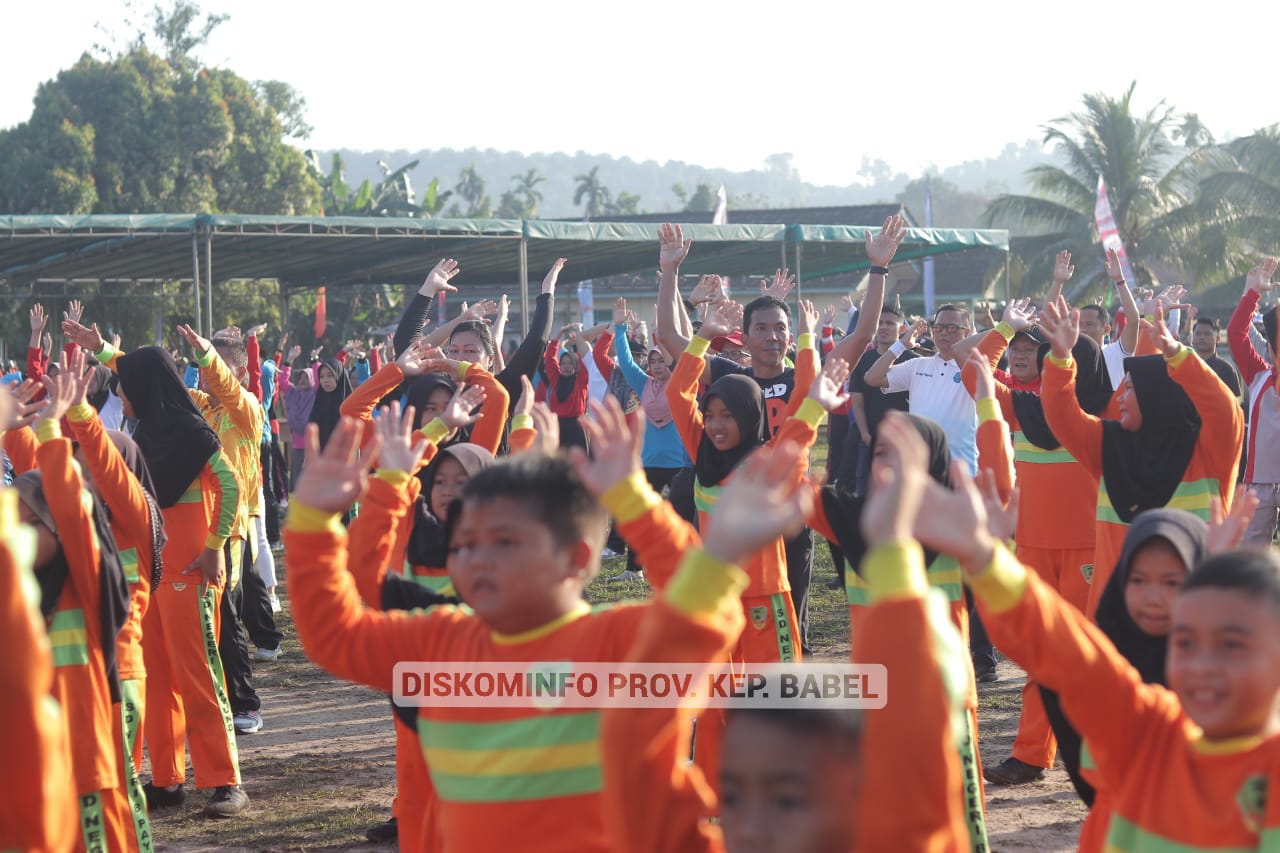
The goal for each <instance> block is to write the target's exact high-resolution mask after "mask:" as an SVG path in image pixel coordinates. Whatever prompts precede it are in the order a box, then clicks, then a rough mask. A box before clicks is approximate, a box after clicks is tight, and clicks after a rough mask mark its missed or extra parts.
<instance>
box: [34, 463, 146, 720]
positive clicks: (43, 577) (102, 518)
mask: <svg viewBox="0 0 1280 853" xmlns="http://www.w3.org/2000/svg"><path fill="white" fill-rule="evenodd" d="M13 485H14V487H15V488H16V489H17V490H18V499H19V500H21V501H22V502H23V504H25V505H26V507H27V509H29V510H31V512H32V514H34V515H35V516H36V518H38V519H39V520H40V523H41V524H43V525H44V526H45V527H47V528H48V529H49V531H50V532H51V533H53V535H54V537H56V538H57V539H58V551H57V554H56V555H55V556H54V558H53V560H52V561H51V562H50V563H49V564H48V565H47V566H45V567H43V568H40V569H38V570H37V571H36V578H37V580H39V582H40V612H41V613H42V614H44V618H45V620H46V621H47V620H49V619H52V618H53V614H54V612H55V611H56V610H57V609H58V601H59V599H61V598H62V591H63V589H64V588H65V587H66V584H67V580H68V579H69V578H70V576H71V568H70V566H68V565H67V558H66V554H65V552H64V551H63V550H62V537H61V535H60V534H59V531H58V520H57V517H56V516H55V515H54V514H53V509H52V508H51V507H50V506H49V501H48V498H47V497H46V496H45V493H44V478H43V476H42V475H41V472H39V471H28V472H27V473H25V474H23V475H22V476H20V477H18V478H17V479H16V480H15V481H14V484H13ZM93 528H94V533H96V534H97V537H98V618H99V621H100V622H101V624H102V635H101V638H100V639H101V642H102V662H103V665H104V666H105V668H106V671H107V684H108V685H109V686H110V689H111V701H112V702H113V703H114V702H119V701H120V670H119V667H118V666H117V665H116V636H117V635H118V634H119V633H120V629H121V628H122V627H123V626H124V623H125V621H126V620H127V619H128V618H129V585H128V583H126V581H125V579H124V569H123V568H122V567H121V564H120V548H119V546H118V545H116V539H115V537H114V536H112V535H111V522H110V521H109V520H108V518H107V511H106V508H105V507H104V506H103V504H102V501H101V500H99V499H98V498H97V497H96V496H94V497H93ZM84 592H85V594H86V595H87V594H88V590H85V591H84Z"/></svg>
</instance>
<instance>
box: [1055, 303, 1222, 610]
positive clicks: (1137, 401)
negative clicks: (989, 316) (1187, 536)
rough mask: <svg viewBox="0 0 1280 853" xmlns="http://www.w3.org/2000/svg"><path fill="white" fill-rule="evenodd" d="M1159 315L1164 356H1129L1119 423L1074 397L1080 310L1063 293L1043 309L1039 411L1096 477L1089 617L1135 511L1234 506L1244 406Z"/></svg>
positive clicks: (1206, 511) (1155, 334) (1152, 332)
mask: <svg viewBox="0 0 1280 853" xmlns="http://www.w3.org/2000/svg"><path fill="white" fill-rule="evenodd" d="M1157 312H1158V313H1157V316H1156V319H1155V322H1154V323H1153V324H1152V325H1151V327H1150V329H1148V335H1149V336H1150V341H1151V343H1152V344H1153V345H1154V347H1155V348H1156V349H1157V350H1159V351H1160V352H1161V353H1162V355H1163V358H1161V357H1159V356H1140V357H1136V358H1130V359H1126V360H1125V369H1126V376H1125V380H1124V382H1123V383H1122V385H1121V387H1120V389H1118V390H1119V392H1120V394H1119V397H1118V405H1119V418H1118V419H1117V420H1101V419H1099V418H1098V417H1096V416H1094V415H1090V414H1088V413H1086V412H1084V411H1083V410H1082V409H1081V408H1080V404H1079V402H1078V401H1077V400H1076V395H1075V372H1076V371H1075V361H1074V360H1073V359H1072V357H1071V350H1072V347H1074V346H1075V343H1076V340H1077V339H1078V338H1079V335H1080V320H1079V316H1080V312H1079V311H1078V310H1071V309H1069V308H1068V306H1067V303H1066V300H1064V299H1062V298H1061V297H1059V299H1058V301H1057V302H1051V303H1049V304H1048V305H1046V306H1045V310H1044V314H1043V316H1042V322H1041V327H1042V328H1043V329H1044V331H1045V335H1046V337H1047V338H1048V339H1049V342H1050V344H1051V346H1052V354H1051V355H1050V356H1049V358H1047V359H1046V360H1045V365H1044V377H1043V378H1044V390H1043V391H1042V400H1043V401H1044V413H1045V418H1046V420H1047V421H1048V426H1049V428H1050V429H1051V430H1052V431H1053V434H1054V436H1056V437H1057V439H1058V440H1059V441H1060V442H1062V446H1063V447H1065V448H1066V449H1067V450H1068V451H1070V452H1071V455H1072V456H1074V457H1075V458H1076V460H1077V461H1079V462H1080V464H1082V465H1083V466H1084V467H1085V468H1086V469H1087V470H1088V471H1089V473H1090V474H1092V475H1093V476H1095V477H1097V478H1098V480H1099V482H1098V495H1097V521H1096V529H1097V540H1096V546H1095V549H1094V561H1093V563H1094V576H1093V579H1092V580H1091V583H1090V588H1089V602H1088V610H1087V612H1088V614H1089V615H1092V614H1093V611H1094V610H1096V609H1097V604H1098V597H1099V595H1101V592H1102V590H1103V588H1105V587H1106V584H1107V577H1108V575H1109V574H1110V572H1111V569H1112V568H1113V567H1114V566H1115V564H1116V559H1117V558H1118V557H1119V555H1120V551H1121V549H1122V546H1123V542H1124V531H1125V528H1126V527H1127V526H1128V524H1129V522H1130V521H1132V519H1133V517H1134V516H1135V515H1136V514H1137V513H1139V512H1141V511H1142V510H1144V509H1154V508H1156V507H1162V506H1171V507H1176V508H1178V509H1185V510H1188V511H1190V512H1193V513H1195V514H1196V515H1198V516H1200V517H1201V518H1203V519H1205V520H1206V521H1207V520H1208V519H1209V517H1210V513H1211V509H1212V505H1213V502H1214V500H1215V499H1217V500H1219V501H1221V505H1222V506H1223V507H1225V508H1228V509H1229V508H1230V506H1231V500H1232V493H1233V490H1234V486H1235V482H1236V469H1237V467H1238V465H1239V462H1240V447H1241V443H1242V440H1243V430H1244V426H1243V418H1242V415H1241V413H1240V406H1239V404H1238V403H1237V402H1236V399H1235V396H1234V395H1232V393H1231V391H1230V390H1229V389H1228V388H1227V386H1226V385H1223V384H1222V380H1221V379H1219V378H1218V376H1217V374H1216V373H1214V372H1213V371H1212V370H1211V369H1210V368H1209V367H1208V366H1207V365H1205V364H1204V362H1203V361H1202V360H1201V359H1199V358H1196V357H1195V354H1194V352H1193V351H1192V350H1191V349H1190V348H1189V347H1184V346H1182V344H1180V343H1179V342H1178V340H1177V338H1175V337H1174V336H1173V335H1172V334H1171V333H1170V332H1169V329H1168V327H1167V326H1165V323H1164V310H1163V308H1157Z"/></svg>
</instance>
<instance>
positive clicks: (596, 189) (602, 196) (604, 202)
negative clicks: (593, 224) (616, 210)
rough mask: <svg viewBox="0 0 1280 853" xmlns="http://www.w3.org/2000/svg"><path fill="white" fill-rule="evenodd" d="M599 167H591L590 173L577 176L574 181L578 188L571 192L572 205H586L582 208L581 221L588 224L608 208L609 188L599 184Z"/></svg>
mask: <svg viewBox="0 0 1280 853" xmlns="http://www.w3.org/2000/svg"><path fill="white" fill-rule="evenodd" d="M599 171H600V167H599V166H593V167H592V168H591V171H590V172H587V173H586V174H585V175H577V176H575V177H574V180H575V181H577V182H578V188H577V189H575V190H574V192H573V203H574V204H583V200H584V199H585V200H586V204H585V205H584V206H583V208H582V220H583V221H584V222H590V221H591V218H592V217H594V216H599V215H600V214H602V213H604V211H605V210H606V209H607V208H608V207H609V188H608V187H606V186H605V185H604V184H602V183H600V176H599V175H598V174H597V173H598V172H599Z"/></svg>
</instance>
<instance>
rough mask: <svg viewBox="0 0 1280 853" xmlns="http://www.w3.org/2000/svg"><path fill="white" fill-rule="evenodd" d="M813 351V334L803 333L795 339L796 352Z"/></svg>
mask: <svg viewBox="0 0 1280 853" xmlns="http://www.w3.org/2000/svg"><path fill="white" fill-rule="evenodd" d="M802 349H815V347H814V345H813V332H805V333H804V334H802V335H800V336H799V337H798V338H796V350H797V351H799V350H802Z"/></svg>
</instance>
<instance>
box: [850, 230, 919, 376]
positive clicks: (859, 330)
mask: <svg viewBox="0 0 1280 853" xmlns="http://www.w3.org/2000/svg"><path fill="white" fill-rule="evenodd" d="M906 235H907V222H906V220H905V219H903V218H902V217H901V216H890V217H887V218H886V219H885V221H884V225H883V226H882V227H881V228H880V230H879V231H878V232H877V233H876V234H874V235H872V234H871V233H870V232H868V233H867V242H866V249H867V260H869V261H870V262H871V273H870V275H868V277H867V292H866V293H865V294H863V296H862V306H861V307H860V308H859V309H858V322H857V324H856V325H855V326H854V327H853V331H852V332H850V333H849V334H847V335H845V337H844V340H842V341H841V342H840V343H838V344H836V348H835V349H834V350H832V351H831V355H832V356H833V357H835V358H842V359H844V360H845V361H847V362H849V363H850V364H857V363H858V359H860V358H861V357H862V353H863V352H864V351H865V350H866V348H867V346H868V345H869V344H870V343H871V339H872V338H873V337H874V336H875V333H876V326H877V325H879V323H880V311H881V309H883V308H884V289H885V281H886V279H887V277H888V274H889V264H891V263H892V262H893V256H894V254H895V253H896V252H897V251H898V246H899V245H901V243H902V238H903V237H905V236H906ZM895 358H896V356H895ZM890 363H892V362H890Z"/></svg>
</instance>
